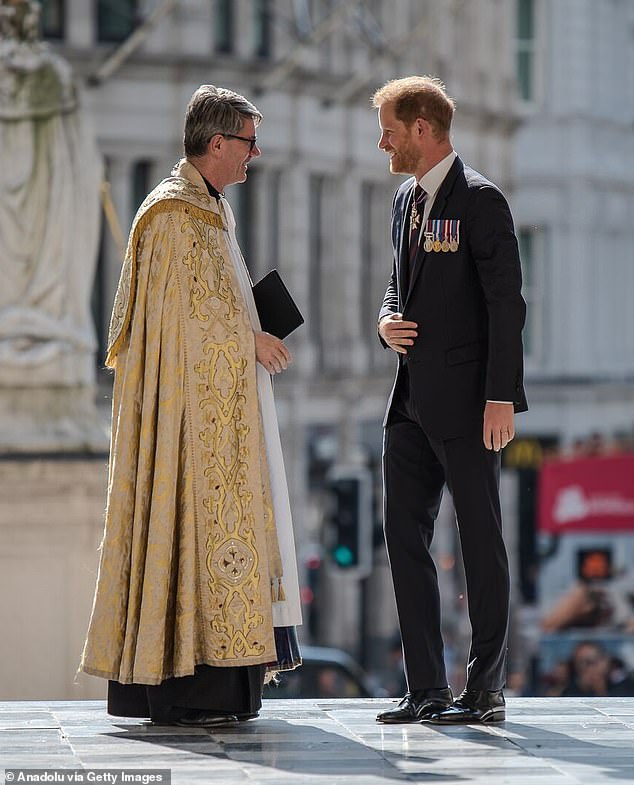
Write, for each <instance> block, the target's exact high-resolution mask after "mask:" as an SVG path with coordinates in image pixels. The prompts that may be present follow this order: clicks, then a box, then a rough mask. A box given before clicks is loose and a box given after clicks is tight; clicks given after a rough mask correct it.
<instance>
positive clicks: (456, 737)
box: [0, 698, 634, 785]
mask: <svg viewBox="0 0 634 785" xmlns="http://www.w3.org/2000/svg"><path fill="white" fill-rule="evenodd" d="M389 705H390V701H389V700H385V699H371V700H363V699H358V700H343V699H340V700H315V701H312V700H297V701H296V700H288V701H283V700H267V701H265V704H264V707H263V709H262V712H261V715H260V718H259V719H257V720H252V721H250V722H247V723H242V724H241V725H239V726H237V727H235V728H228V729H223V730H216V731H208V730H202V729H198V730H188V729H184V728H183V729H181V728H175V727H166V726H163V727H161V726H152V725H151V724H149V723H146V722H143V721H140V720H130V719H117V718H113V717H109V716H108V715H107V714H106V712H105V706H104V703H103V702H100V701H93V702H86V701H83V702H79V701H78V702H71V701H68V702H52V703H44V702H5V703H0V775H1V776H2V777H4V769H5V768H6V769H9V768H31V769H33V768H49V769H50V768H56V769H82V768H83V769H106V770H117V769H124V768H125V769H142V768H152V769H169V770H171V781H172V783H173V785H182V783H190V782H191V783H212V784H213V783H218V784H219V785H237V784H238V783H244V784H245V785H278V784H279V785H326V783H328V785H344V784H345V785H379V784H382V785H389V784H390V783H394V785H396V784H397V783H400V782H404V783H407V782H412V783H440V784H441V785H454V784H456V785H458V784H460V785H470V784H471V783H477V784H478V785H484V784H485V783H486V785H503V783H510V784H511V785H574V784H575V783H583V784H584V785H599V783H607V782H612V783H634V698H600V699H592V700H591V699H574V698H515V699H513V698H511V699H509V700H508V712H507V717H508V719H507V721H506V722H505V723H501V724H499V725H495V726H475V725H472V726H463V727H439V726H434V725H393V726H382V725H378V724H377V723H376V722H375V721H374V717H375V715H376V713H377V711H378V710H380V709H383V708H386V707H388V706H389ZM14 781H15V782H17V781H18V780H14Z"/></svg>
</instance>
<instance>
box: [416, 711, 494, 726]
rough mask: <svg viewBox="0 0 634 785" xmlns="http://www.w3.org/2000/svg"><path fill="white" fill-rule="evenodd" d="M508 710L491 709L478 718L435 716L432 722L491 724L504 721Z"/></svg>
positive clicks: (438, 723)
mask: <svg viewBox="0 0 634 785" xmlns="http://www.w3.org/2000/svg"><path fill="white" fill-rule="evenodd" d="M505 720H506V711H505V710H504V709H490V710H489V711H485V712H484V714H483V715H482V716H481V717H480V718H479V719H477V720H475V719H473V720H461V719H458V720H450V719H449V718H446V719H445V718H441V717H434V718H433V719H432V720H431V722H433V723H434V724H435V725H489V724H490V723H493V722H504V721H505Z"/></svg>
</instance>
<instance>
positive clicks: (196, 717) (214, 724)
mask: <svg viewBox="0 0 634 785" xmlns="http://www.w3.org/2000/svg"><path fill="white" fill-rule="evenodd" d="M173 723H174V725H180V726H181V727H183V728H222V727H227V726H229V725H237V723H238V718H237V717H236V715H235V714H214V713H213V712H209V711H199V710H197V709H192V710H191V711H186V712H184V713H183V714H181V715H180V716H179V717H177V718H176V719H174V720H173Z"/></svg>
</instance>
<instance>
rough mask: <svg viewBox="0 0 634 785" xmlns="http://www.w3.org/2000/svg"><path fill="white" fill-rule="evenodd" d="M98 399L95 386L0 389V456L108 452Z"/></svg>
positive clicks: (104, 423)
mask: <svg viewBox="0 0 634 785" xmlns="http://www.w3.org/2000/svg"><path fill="white" fill-rule="evenodd" d="M95 397H96V390H95V387H94V386H93V385H86V386H76V387H54V386H52V387H0V454H1V453H5V454H14V453H20V454H23V453H30V454H32V453H46V454H48V453H60V452H70V453H97V454H100V453H105V452H107V450H108V442H109V436H108V425H107V422H106V420H105V417H104V415H103V414H102V413H100V412H99V411H98V410H97V407H96V405H95Z"/></svg>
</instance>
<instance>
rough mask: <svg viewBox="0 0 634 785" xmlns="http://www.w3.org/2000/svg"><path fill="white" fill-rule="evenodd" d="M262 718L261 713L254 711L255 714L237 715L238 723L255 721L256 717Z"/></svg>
mask: <svg viewBox="0 0 634 785" xmlns="http://www.w3.org/2000/svg"><path fill="white" fill-rule="evenodd" d="M259 716H260V712H259V711H254V712H253V714H236V717H237V718H238V722H246V721H247V720H254V719H255V718H256V717H259Z"/></svg>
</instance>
